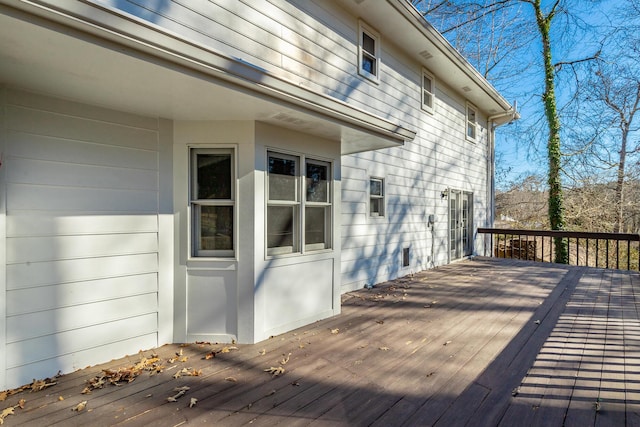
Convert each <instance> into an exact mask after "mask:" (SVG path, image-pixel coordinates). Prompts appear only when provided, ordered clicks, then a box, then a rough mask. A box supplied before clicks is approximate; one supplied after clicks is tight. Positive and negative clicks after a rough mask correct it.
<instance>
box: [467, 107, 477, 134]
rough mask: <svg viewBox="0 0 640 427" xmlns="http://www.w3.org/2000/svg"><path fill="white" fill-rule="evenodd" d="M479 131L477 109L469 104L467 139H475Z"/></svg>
mask: <svg viewBox="0 0 640 427" xmlns="http://www.w3.org/2000/svg"><path fill="white" fill-rule="evenodd" d="M477 133H478V122H477V117H476V109H475V108H474V107H472V106H471V105H467V139H469V140H471V141H475V140H476V137H477Z"/></svg>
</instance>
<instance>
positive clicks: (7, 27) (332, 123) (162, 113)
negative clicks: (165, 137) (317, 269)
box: [0, 5, 415, 154]
mask: <svg viewBox="0 0 640 427" xmlns="http://www.w3.org/2000/svg"><path fill="white" fill-rule="evenodd" d="M21 7H23V6H21ZM28 7H31V8H32V9H33V10H28V9H27V10H21V9H16V8H12V7H8V6H4V5H0V85H7V86H10V87H15V88H21V89H26V90H29V91H35V92H39V93H42V94H46V95H51V96H55V97H60V98H63V99H68V100H72V101H76V102H82V103H87V104H92V105H97V106H101V107H105V108H110V109H115V110H118V111H125V112H130V113H135V114H140V115H144V116H150V117H161V118H167V119H174V120H256V121H263V122H269V123H272V124H276V125H278V126H283V127H287V128H292V129H295V130H298V131H302V132H306V133H310V134H314V135H318V136H321V137H325V138H329V139H332V140H339V141H341V147H342V148H341V149H342V153H343V154H349V153H355V152H360V151H366V150H372V149H378V148H385V147H392V146H398V145H401V144H402V143H403V142H404V141H406V140H410V139H412V138H413V137H414V136H415V132H413V131H411V130H408V129H404V128H402V127H400V126H397V125H395V124H393V123H391V122H388V121H386V120H384V119H382V118H379V117H376V116H372V115H369V114H368V113H366V112H364V111H361V110H357V109H355V108H353V107H351V106H348V105H346V104H344V103H338V102H336V101H332V100H331V99H330V98H329V97H325V96H322V95H319V94H313V93H304V89H302V88H297V87H288V85H289V86H293V85H291V84H290V83H287V82H283V81H278V80H277V79H274V78H273V77H271V78H270V79H263V80H260V81H255V80H253V81H252V79H251V76H253V75H258V74H259V73H258V71H259V70H256V69H255V68H252V67H251V66H249V65H247V64H243V63H241V62H238V63H230V60H229V58H221V57H220V56H219V55H215V56H214V55H213V54H211V52H203V57H204V58H205V60H204V61H203V62H202V63H197V62H196V61H194V60H193V58H194V57H196V55H192V56H188V55H187V54H186V53H185V55H184V57H180V55H179V54H178V55H176V54H175V53H173V52H189V49H190V50H191V51H192V52H193V51H194V50H197V49H195V48H194V46H189V45H187V46H180V43H181V42H180V41H177V40H175V39H171V40H170V41H171V42H172V43H173V44H174V46H172V47H174V49H173V52H168V53H167V52H165V51H163V50H162V49H161V47H162V45H156V46H150V44H147V43H145V42H144V39H143V37H144V36H145V35H147V36H148V38H149V37H157V36H158V35H157V34H154V33H153V32H154V30H150V29H149V28H144V27H143V28H140V29H139V30H140V31H136V34H141V39H139V40H131V37H126V35H123V34H119V33H116V32H114V31H106V30H105V28H101V27H97V26H96V25H95V24H93V25H92V24H91V23H90V22H83V21H82V20H80V19H78V17H77V16H75V17H70V16H64V15H63V14H61V13H60V12H59V11H50V10H45V9H43V8H39V7H32V6H28ZM28 7H27V6H25V7H24V8H28ZM33 12H35V13H33ZM112 18H113V19H112V22H113V20H115V21H116V24H118V22H117V21H118V20H120V21H121V22H120V23H119V24H120V25H128V27H129V28H130V27H131V25H132V22H131V21H128V20H126V19H125V18H123V17H118V16H115V15H114V16H112ZM136 30H137V29H136ZM179 49H182V50H179ZM195 53H196V54H199V53H200V52H195ZM207 56H209V57H211V58H212V59H211V61H210V62H207ZM223 62H224V64H223V65H224V67H222V68H218V67H217V66H218V65H219V64H220V63H223ZM229 70H231V71H232V72H229ZM236 70H237V73H235V71H236ZM247 76H248V77H249V78H246V77H247ZM221 77H222V78H221Z"/></svg>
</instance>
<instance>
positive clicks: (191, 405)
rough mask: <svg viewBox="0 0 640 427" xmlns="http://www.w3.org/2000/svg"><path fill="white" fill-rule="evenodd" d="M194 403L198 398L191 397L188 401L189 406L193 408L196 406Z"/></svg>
mask: <svg viewBox="0 0 640 427" xmlns="http://www.w3.org/2000/svg"><path fill="white" fill-rule="evenodd" d="M196 403H198V399H196V398H195V397H192V398H191V400H190V401H189V408H193V407H194V406H196Z"/></svg>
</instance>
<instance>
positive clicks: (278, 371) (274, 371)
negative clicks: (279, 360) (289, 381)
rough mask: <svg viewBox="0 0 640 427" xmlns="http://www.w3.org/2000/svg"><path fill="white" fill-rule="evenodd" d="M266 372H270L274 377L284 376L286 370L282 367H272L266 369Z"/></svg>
mask: <svg viewBox="0 0 640 427" xmlns="http://www.w3.org/2000/svg"><path fill="white" fill-rule="evenodd" d="M264 371H265V372H269V373H270V374H271V375H272V376H274V377H277V376H278V375H282V374H284V368H283V367H282V366H278V367H277V368H274V367H273V366H272V367H270V368H267V369H265V370H264Z"/></svg>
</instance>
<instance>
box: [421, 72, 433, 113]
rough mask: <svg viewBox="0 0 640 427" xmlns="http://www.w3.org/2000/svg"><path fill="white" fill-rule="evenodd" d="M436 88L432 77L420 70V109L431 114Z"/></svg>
mask: <svg viewBox="0 0 640 427" xmlns="http://www.w3.org/2000/svg"><path fill="white" fill-rule="evenodd" d="M435 94H436V88H435V82H434V79H433V76H432V75H431V74H429V73H428V72H427V71H426V70H422V109H423V110H425V111H426V112H428V113H431V114H433V111H434V107H435V99H436V95H435Z"/></svg>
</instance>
